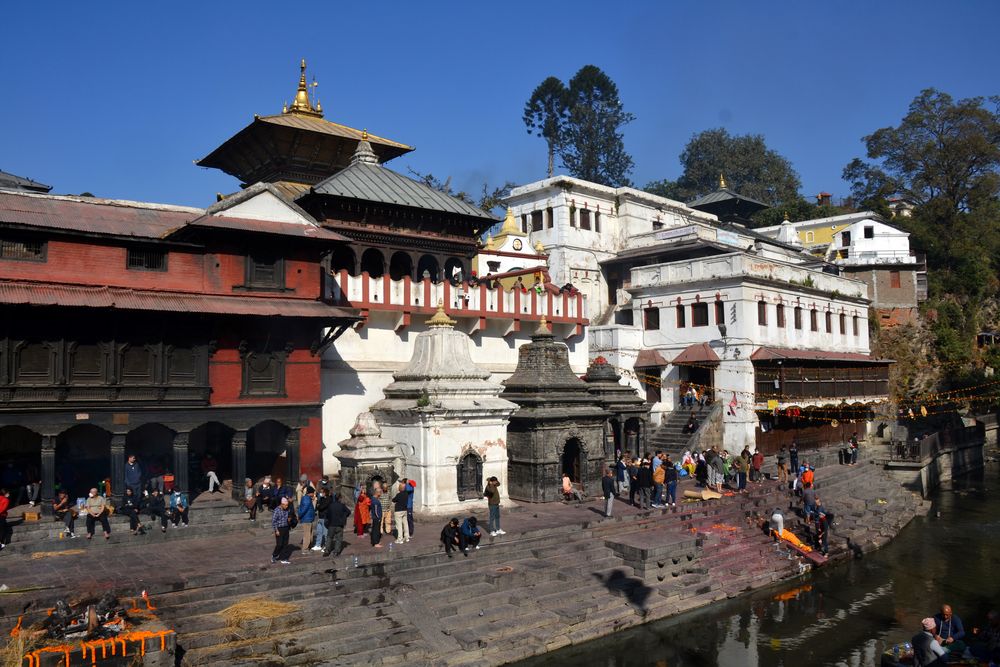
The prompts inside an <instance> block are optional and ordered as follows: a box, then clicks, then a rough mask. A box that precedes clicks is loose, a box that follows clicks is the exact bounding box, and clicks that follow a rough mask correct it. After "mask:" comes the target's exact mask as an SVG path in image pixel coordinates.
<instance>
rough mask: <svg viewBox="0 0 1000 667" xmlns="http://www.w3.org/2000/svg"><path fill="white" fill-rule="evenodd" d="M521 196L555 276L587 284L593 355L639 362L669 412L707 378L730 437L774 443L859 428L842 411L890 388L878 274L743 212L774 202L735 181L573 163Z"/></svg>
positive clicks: (729, 442) (857, 412)
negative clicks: (701, 181)
mask: <svg viewBox="0 0 1000 667" xmlns="http://www.w3.org/2000/svg"><path fill="white" fill-rule="evenodd" d="M508 202H509V204H510V206H511V208H512V211H513V212H514V214H515V216H516V217H518V218H519V219H520V220H521V224H522V225H523V229H524V230H525V232H526V233H528V234H529V237H530V239H531V241H532V242H537V241H541V243H542V244H543V245H544V247H545V251H546V252H547V253H549V256H550V272H551V274H552V275H553V279H554V280H556V282H561V281H562V280H566V281H568V282H572V283H573V284H574V285H575V286H577V287H578V288H579V289H580V290H582V291H583V292H584V293H585V294H587V295H588V302H589V303H588V305H589V308H590V312H591V314H592V319H593V324H592V326H591V327H590V331H589V348H590V355H591V356H592V357H593V356H598V355H601V356H604V357H605V358H607V359H608V361H609V363H611V364H612V365H614V366H616V367H617V368H618V369H619V370H620V371H621V372H623V373H625V374H626V377H629V375H630V381H631V383H632V384H633V385H635V386H636V387H637V388H641V389H645V392H646V397H647V401H648V402H650V403H651V404H652V409H653V413H654V415H657V414H658V415H659V417H660V419H663V418H666V417H668V416H669V415H670V413H672V412H674V411H675V410H676V409H677V408H678V406H679V403H680V394H681V390H682V389H683V388H686V387H688V386H690V385H694V386H695V387H696V388H698V389H699V390H700V391H703V392H704V393H706V394H707V395H708V396H709V397H710V398H712V399H713V400H714V401H716V402H721V403H722V404H723V406H724V410H723V414H722V421H723V442H724V444H725V446H726V448H727V449H729V450H730V451H739V450H740V449H742V448H743V446H745V445H751V446H752V445H753V444H755V443H756V444H759V445H761V446H763V447H764V448H765V449H766V450H773V449H777V447H778V446H779V444H788V442H790V440H791V439H792V438H796V439H798V441H799V443H800V444H808V443H809V442H826V441H829V440H830V439H833V438H843V437H846V436H844V435H843V434H842V433H840V432H839V431H837V428H835V427H834V425H836V426H837V427H839V426H840V424H841V423H842V422H843V423H845V424H846V423H849V422H850V421H851V420H853V419H854V418H855V417H857V419H858V420H860V421H863V420H864V416H865V415H866V414H867V412H868V410H869V409H870V406H871V404H872V403H875V402H879V401H882V400H885V399H886V392H887V365H886V363H885V362H879V361H878V360H874V359H872V358H871V356H870V347H869V339H868V309H869V305H870V298H869V289H868V286H867V285H866V284H865V283H864V282H862V281H860V280H856V279H853V278H851V277H847V276H844V275H840V270H839V269H838V267H837V266H836V265H833V264H831V263H828V262H825V261H823V260H822V259H820V258H817V257H815V256H813V255H811V254H809V253H808V252H804V251H803V248H802V247H801V245H799V244H797V243H795V242H794V239H790V241H791V242H787V241H779V240H777V239H774V238H771V237H769V236H765V235H762V234H760V233H757V232H756V231H754V230H750V229H748V228H746V227H745V226H743V225H741V224H739V223H738V222H736V221H738V220H739V219H741V218H742V217H745V216H748V215H749V214H750V213H752V212H753V210H755V209H759V208H760V207H761V206H763V205H762V204H759V203H758V202H753V201H752V200H749V199H747V198H745V197H741V196H739V195H736V194H735V193H733V192H732V191H730V190H728V189H726V188H725V187H723V188H722V189H720V190H719V191H718V192H716V193H712V194H711V195H709V196H708V197H705V198H702V199H701V200H699V201H698V202H693V204H692V205H693V206H697V207H699V208H701V209H702V210H698V209H697V208H692V207H691V206H686V205H684V204H682V203H680V202H676V201H671V200H668V199H664V198H662V197H657V196H655V195H651V194H648V193H644V192H639V191H637V190H633V189H631V188H617V189H616V188H608V187H604V186H600V185H595V184H592V183H587V182H584V181H580V180H578V179H573V178H567V177H556V178H550V179H546V180H543V181H539V182H537V183H532V184H529V185H526V186H522V187H518V188H515V189H514V190H513V191H512V193H511V196H510V198H509V200H508ZM720 218H721V219H720ZM786 232H787V230H786ZM556 276H558V277H556ZM654 419H655V417H654ZM841 430H842V429H841ZM859 430H860V429H859ZM847 435H849V433H848V434H847Z"/></svg>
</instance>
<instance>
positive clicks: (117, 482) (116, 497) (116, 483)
mask: <svg viewBox="0 0 1000 667" xmlns="http://www.w3.org/2000/svg"><path fill="white" fill-rule="evenodd" d="M124 493H125V434H124V433H115V434H113V435H112V436H111V502H113V503H114V504H115V506H117V505H118V503H120V502H121V499H122V496H123V495H124Z"/></svg>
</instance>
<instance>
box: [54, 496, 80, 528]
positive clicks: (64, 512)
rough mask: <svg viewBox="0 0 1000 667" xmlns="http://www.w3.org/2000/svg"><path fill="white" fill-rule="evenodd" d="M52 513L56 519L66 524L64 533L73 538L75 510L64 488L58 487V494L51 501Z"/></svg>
mask: <svg viewBox="0 0 1000 667" xmlns="http://www.w3.org/2000/svg"><path fill="white" fill-rule="evenodd" d="M52 514H53V517H54V518H55V520H56V521H62V522H63V524H64V525H65V526H66V535H67V536H68V537H71V538H75V537H76V534H74V533H73V528H74V526H75V525H76V517H77V511H76V508H75V507H73V502H72V501H71V500H70V499H69V494H68V493H66V489H59V495H57V496H56V499H55V500H53V501H52Z"/></svg>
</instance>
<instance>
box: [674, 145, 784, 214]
mask: <svg viewBox="0 0 1000 667" xmlns="http://www.w3.org/2000/svg"><path fill="white" fill-rule="evenodd" d="M680 161H681V169H682V173H681V177H680V178H679V179H677V186H678V193H679V194H680V195H681V196H682V197H683V198H684V199H685V200H690V199H694V198H696V197H701V196H702V195H707V194H708V193H710V192H714V191H715V190H716V189H717V188H718V187H719V175H720V174H724V175H725V177H726V184H727V186H728V187H729V188H730V189H731V190H733V191H735V192H737V193H739V194H741V195H743V196H745V197H750V198H752V199H756V200H758V201H761V202H764V203H765V204H767V205H768V206H772V207H775V208H781V207H782V206H783V205H784V204H786V203H787V204H788V205H789V206H798V202H800V201H803V200H802V198H801V197H800V195H799V188H800V187H801V185H802V184H801V182H800V181H799V175H798V174H797V173H795V169H793V168H792V164H791V162H789V161H788V159H787V158H785V157H784V156H782V155H781V154H779V153H778V152H776V151H774V150H772V149H770V148H768V147H767V144H766V143H765V142H764V137H763V135H760V134H744V135H737V136H733V135H731V134H729V132H728V131H726V130H725V129H724V128H716V129H712V130H705V131H703V132H699V133H698V134H695V135H694V136H692V137H691V140H690V141H688V143H687V145H686V146H685V147H684V150H683V151H682V152H681V155H680Z"/></svg>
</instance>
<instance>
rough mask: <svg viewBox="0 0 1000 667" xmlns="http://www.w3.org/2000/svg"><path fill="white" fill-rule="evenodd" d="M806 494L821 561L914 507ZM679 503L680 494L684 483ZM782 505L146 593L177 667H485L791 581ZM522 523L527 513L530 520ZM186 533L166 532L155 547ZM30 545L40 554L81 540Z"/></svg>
mask: <svg viewBox="0 0 1000 667" xmlns="http://www.w3.org/2000/svg"><path fill="white" fill-rule="evenodd" d="M816 479H817V489H818V491H819V495H820V497H821V498H823V499H824V502H825V504H826V506H827V508H828V509H830V510H832V511H833V512H834V513H835V515H836V525H835V528H834V531H833V535H832V539H831V542H830V547H831V556H832V557H833V558H843V557H849V556H850V555H851V553H852V552H863V551H868V550H870V549H872V548H875V547H877V546H880V545H882V544H884V543H885V542H886V541H887V540H888V539H890V538H891V537H892V536H894V535H895V534H896V532H898V530H899V528H900V527H901V526H902V525H904V524H905V523H906V522H908V521H909V520H910V519H911V518H912V517H913V516H914V514H915V513H917V512H919V511H921V509H922V508H925V507H926V505H923V504H922V503H921V501H920V500H919V499H918V498H916V497H914V496H913V495H912V494H910V493H908V492H906V491H904V490H903V489H901V488H900V487H899V486H898V485H897V484H894V483H892V482H889V481H887V479H886V477H885V476H884V473H883V472H882V471H881V470H880V469H879V468H878V467H877V466H873V465H858V466H856V467H849V466H837V465H825V466H820V467H818V469H817V471H816ZM685 488H691V483H690V482H684V483H682V485H681V490H682V491H683V490H684V489H685ZM880 500H881V501H883V502H880ZM795 504H796V501H795V499H794V498H793V497H791V496H790V495H789V493H788V492H787V490H784V489H782V488H780V486H779V485H778V484H777V483H776V482H764V483H762V484H759V485H757V484H752V485H751V488H750V491H749V493H748V494H746V495H741V496H733V497H726V498H723V499H721V500H718V501H708V502H692V503H682V504H680V505H679V506H678V507H677V508H676V510H655V511H651V512H648V513H641V514H639V515H634V514H633V515H627V516H622V517H618V518H615V519H613V520H605V519H603V518H601V519H596V518H595V519H594V520H593V521H589V522H581V521H579V520H576V521H574V522H572V523H567V524H566V525H558V526H557V527H552V528H545V529H534V530H529V531H526V532H521V533H517V532H516V531H514V530H511V531H510V532H511V534H508V535H506V536H504V537H502V538H497V539H492V538H488V537H487V538H486V540H484V544H483V548H482V549H481V550H479V551H474V552H473V553H472V554H471V555H470V556H469V557H467V558H463V557H461V556H456V557H455V558H454V559H448V558H446V557H445V555H444V553H443V552H442V551H441V550H440V548H438V549H434V548H432V547H430V546H424V547H421V549H422V551H416V550H410V549H409V548H408V549H407V552H406V553H402V552H401V551H400V550H399V549H397V550H395V552H394V553H389V552H388V551H389V550H388V549H386V550H384V551H383V552H382V553H378V554H364V555H361V556H360V567H353V564H352V559H351V558H349V557H341V558H339V559H336V560H334V559H324V558H321V557H319V556H316V557H313V556H309V557H303V558H296V559H295V561H294V564H293V565H292V566H289V567H282V566H266V565H261V566H259V567H254V568H247V569H245V570H234V571H232V572H226V573H224V574H223V573H216V574H209V573H206V574H199V573H198V572H197V571H196V570H195V571H193V572H190V573H188V574H186V575H185V576H184V579H183V583H182V584H180V583H173V584H170V585H166V584H164V585H162V586H160V588H161V590H157V589H156V588H155V587H152V586H155V584H150V586H151V589H150V591H149V592H150V595H151V596H152V597H153V599H154V600H155V602H156V605H157V607H158V614H159V617H160V620H161V621H162V622H163V623H164V624H165V625H166V626H167V627H172V628H174V629H175V630H176V631H177V633H178V646H179V651H180V652H182V655H181V658H180V662H181V664H184V665H213V666H215V665H244V666H246V667H249V666H250V665H274V666H277V665H288V666H291V665H366V666H368V665H393V664H407V665H442V666H466V665H468V666H471V665H498V664H504V663H507V662H511V661H515V660H518V659H521V658H525V657H528V656H531V655H535V654H539V653H543V652H546V651H551V650H554V649H557V648H561V647H563V646H567V645H570V644H579V643H582V642H585V641H588V640H591V639H596V638H598V637H601V636H604V635H607V634H609V633H611V632H614V631H616V630H618V629H621V628H626V627H630V626H634V625H638V624H641V623H645V622H648V621H650V620H654V619H658V618H663V617H667V616H672V615H675V614H679V613H683V612H685V611H688V610H691V609H695V608H698V607H702V606H704V605H707V604H710V603H712V602H714V601H718V600H723V599H726V598H729V597H734V596H737V595H740V594H741V593H743V592H746V591H749V590H752V589H756V588H760V587H762V586H767V585H769V584H772V583H775V582H778V581H782V580H789V579H791V578H794V577H797V576H799V574H800V572H801V571H802V570H801V569H800V563H799V561H798V559H796V558H794V557H790V556H789V554H788V552H787V551H786V550H785V549H783V548H782V547H780V546H778V545H776V544H775V543H774V542H773V541H772V540H771V539H770V538H769V537H768V536H767V535H766V534H765V533H764V531H763V530H761V529H760V528H758V526H757V525H756V523H755V522H754V521H753V519H754V518H755V516H756V515H761V516H769V515H770V513H771V510H772V509H773V508H774V507H776V506H777V507H785V508H787V507H790V506H793V505H795ZM594 505H595V506H596V505H597V503H594ZM194 511H195V509H192V512H194ZM205 511H208V510H207V509H206V510H205ZM212 511H213V512H219V513H221V514H220V516H228V515H229V514H232V516H233V517H235V518H233V519H230V520H229V521H231V522H232V524H233V529H234V530H237V529H238V530H244V529H243V528H238V526H239V525H240V523H241V522H242V523H245V524H249V522H247V521H246V520H245V518H243V517H244V516H245V515H243V514H242V513H240V512H239V508H238V507H237V508H235V509H233V508H232V507H230V508H228V509H226V508H224V507H221V506H220V507H217V508H215V509H214V510H212ZM522 511H524V512H531V506H527V507H525V509H523V510H522ZM786 516H787V517H789V519H788V520H787V521H786V525H787V526H788V527H790V528H791V529H793V530H795V531H796V532H798V533H799V535H800V537H802V538H803V539H806V538H807V537H808V531H809V528H810V527H809V526H807V525H805V524H804V523H802V522H800V521H799V520H797V519H792V518H791V513H790V512H786ZM510 523H515V522H513V521H511V522H510ZM508 528H510V526H508ZM51 529H52V527H51V524H50V525H49V527H48V528H47V530H51ZM204 529H205V530H210V531H211V530H217V529H218V528H216V527H212V526H205V527H204ZM428 529H429V528H428ZM38 530H42V529H41V528H39V529H38ZM116 530H117V533H122V532H125V531H122V530H119V529H118V527H117V526H116ZM198 530H200V529H199V528H195V527H192V528H188V529H186V531H185V530H174V531H171V532H168V533H167V539H177V538H178V537H182V536H184V537H188V536H193V535H194V534H195V532H196V531H198ZM16 536H17V533H16V532H15V537H16ZM147 537H152V538H153V539H158V538H161V537H162V536H160V535H158V534H155V535H152V536H147ZM261 537H262V538H264V539H266V530H264V529H260V530H258V538H261ZM115 538H116V539H121V540H127V539H132V536H131V535H128V534H124V535H118V534H116V536H115ZM98 539H99V538H98ZM135 539H140V538H135ZM43 541H44V542H46V543H48V546H49V547H51V545H52V544H56V545H60V546H62V545H64V544H72V543H76V542H79V541H80V540H72V541H67V540H58V539H55V540H53V539H51V538H46V539H44V540H43ZM99 541H100V542H101V543H102V544H97V543H95V544H93V545H91V546H92V547H93V548H102V549H106V550H107V553H108V558H109V560H108V563H109V566H110V567H114V562H115V554H116V553H122V552H118V551H117V550H116V549H115V547H116V541H115V539H113V540H112V541H111V543H109V544H103V540H99ZM411 546H414V545H408V547H411ZM414 551H416V553H414ZM124 553H128V552H127V551H126V552H124ZM12 555H13V554H12ZM42 562H50V564H51V565H53V566H55V565H56V563H55V562H54V561H52V559H47V560H46V561H42ZM334 568H337V569H334ZM122 585H123V586H124V587H125V589H123V591H122V593H123V594H134V591H132V592H129V591H128V590H126V589H127V586H128V585H129V584H128V582H123V583H122ZM62 594H63V593H62V592H61V591H58V590H53V591H36V592H33V593H29V594H28V595H29V596H31V599H32V600H33V601H34V606H33V607H32V608H31V610H29V611H28V612H27V616H26V618H25V623H26V624H28V623H30V622H33V621H36V620H38V618H35V616H38V617H39V618H41V617H42V615H43V614H44V606H45V605H49V604H51V602H52V600H50V599H49V598H50V597H51V598H53V599H54V598H55V597H58V596H60V595H62ZM258 596H263V597H265V598H266V599H267V600H268V601H276V602H285V603H289V604H291V605H294V606H293V607H292V608H291V609H292V611H290V612H288V613H283V614H278V615H274V614H260V615H259V616H258V617H257V618H253V619H252V620H247V621H242V622H240V623H239V624H237V625H236V626H230V625H227V623H226V621H225V620H224V619H223V618H222V616H220V615H219V613H218V612H220V611H222V610H223V609H226V608H227V607H230V606H231V605H233V604H234V603H237V602H240V601H243V600H247V599H249V598H255V597H258ZM15 597H16V596H15ZM15 603H18V604H15ZM19 603H20V598H18V599H11V600H10V604H8V605H4V609H3V610H2V613H0V617H2V618H0V622H2V623H3V624H4V627H9V626H13V624H14V622H16V615H17V614H19V613H21V612H20V608H21V607H20V604H19ZM12 614H13V615H12Z"/></svg>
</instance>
